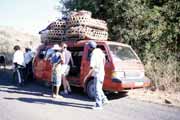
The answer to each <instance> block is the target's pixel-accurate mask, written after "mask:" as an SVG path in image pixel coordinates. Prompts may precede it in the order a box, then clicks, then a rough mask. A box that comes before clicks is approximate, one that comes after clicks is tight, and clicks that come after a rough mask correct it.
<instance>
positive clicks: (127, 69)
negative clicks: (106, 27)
mask: <svg viewBox="0 0 180 120" xmlns="http://www.w3.org/2000/svg"><path fill="white" fill-rule="evenodd" d="M87 42H88V40H81V41H66V42H65V43H66V44H67V45H68V49H69V50H70V51H71V52H72V57H73V59H74V60H75V67H71V68H70V73H69V75H68V76H67V80H68V81H69V83H70V85H73V86H78V87H85V86H84V82H83V79H84V77H85V76H86V75H87V73H88V71H89V69H90V67H89V64H90V59H88V54H89V48H88V46H87V44H86V43H87ZM96 42H97V46H98V47H100V48H101V49H102V50H103V51H104V53H105V55H106V64H105V79H104V84H103V89H104V90H108V91H121V90H123V89H132V88H140V87H147V86H149V85H150V80H149V79H147V78H146V77H145V76H144V66H143V64H142V62H141V61H140V59H139V57H138V56H137V55H136V53H135V52H134V51H133V49H132V48H131V47H130V46H129V45H126V44H122V43H117V42H112V41H96ZM52 45H53V44H48V45H42V46H40V47H39V49H38V54H39V53H40V50H41V49H42V48H43V47H44V48H45V47H46V48H50V47H51V46H52ZM113 48H117V50H118V52H119V53H117V54H114V53H113V50H112V49H113ZM121 51H122V53H121ZM126 53H127V54H126ZM38 54H37V55H36V57H35V59H34V63H33V66H34V75H35V77H36V78H37V79H38V80H47V81H51V72H52V70H51V68H52V65H51V64H50V62H49V61H48V60H44V59H40V58H38ZM123 55H124V56H123ZM128 57H129V58H128Z"/></svg>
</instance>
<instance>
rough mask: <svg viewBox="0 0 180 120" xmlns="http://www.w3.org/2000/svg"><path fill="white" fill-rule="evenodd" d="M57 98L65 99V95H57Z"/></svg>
mask: <svg viewBox="0 0 180 120" xmlns="http://www.w3.org/2000/svg"><path fill="white" fill-rule="evenodd" d="M56 98H59V99H63V98H64V97H63V96H61V95H57V96H56Z"/></svg>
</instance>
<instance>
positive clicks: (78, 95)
mask: <svg viewBox="0 0 180 120" xmlns="http://www.w3.org/2000/svg"><path fill="white" fill-rule="evenodd" d="M0 86H1V88H5V89H0V92H8V93H17V94H25V95H34V96H44V95H45V97H46V96H48V97H49V96H50V95H51V88H47V87H44V86H42V85H41V84H38V83H37V82H31V83H28V84H26V85H25V86H23V87H20V86H15V85H14V84H13V83H12V70H11V69H5V70H0ZM10 86H11V87H10ZM61 90H62V87H61ZM72 91H73V92H72V94H70V95H64V97H65V98H72V99H78V100H83V101H93V100H92V99H89V98H88V97H87V95H86V94H85V93H84V92H83V89H82V88H77V87H72ZM106 95H107V97H108V99H109V100H114V99H120V98H123V97H126V96H127V92H119V93H108V94H106Z"/></svg>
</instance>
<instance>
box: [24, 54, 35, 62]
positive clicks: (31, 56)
mask: <svg viewBox="0 0 180 120" xmlns="http://www.w3.org/2000/svg"><path fill="white" fill-rule="evenodd" d="M33 56H34V55H33V53H32V52H31V51H28V52H26V53H24V61H25V63H26V64H28V63H29V62H30V61H31V60H32V58H33Z"/></svg>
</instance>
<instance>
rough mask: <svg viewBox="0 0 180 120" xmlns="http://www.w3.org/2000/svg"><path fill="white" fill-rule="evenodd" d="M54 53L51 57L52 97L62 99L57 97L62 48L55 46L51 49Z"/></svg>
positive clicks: (59, 83)
mask: <svg viewBox="0 0 180 120" xmlns="http://www.w3.org/2000/svg"><path fill="white" fill-rule="evenodd" d="M52 50H54V53H53V54H52V56H51V63H52V66H53V67H52V78H51V79H52V97H53V98H57V97H58V98H63V97H62V96H60V95H59V88H60V86H61V64H62V63H63V57H62V53H61V51H62V48H61V47H60V46H59V45H58V44H55V45H54V46H53V47H52Z"/></svg>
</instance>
